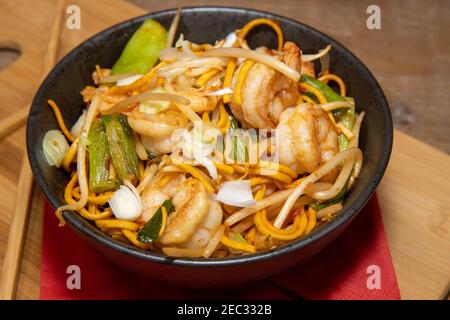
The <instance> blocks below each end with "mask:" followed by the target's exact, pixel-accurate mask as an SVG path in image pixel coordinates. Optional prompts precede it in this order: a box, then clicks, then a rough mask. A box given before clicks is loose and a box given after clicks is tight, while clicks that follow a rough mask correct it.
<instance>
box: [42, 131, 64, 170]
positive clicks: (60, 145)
mask: <svg viewBox="0 0 450 320" xmlns="http://www.w3.org/2000/svg"><path fill="white" fill-rule="evenodd" d="M42 149H43V150H44V156H45V159H46V160H47V163H48V164H49V165H51V166H55V167H57V168H59V167H60V166H61V163H62V161H63V159H64V156H65V155H66V153H67V151H69V144H68V143H67V140H66V137H65V136H64V134H63V133H62V132H61V131H60V130H50V131H48V132H47V133H46V134H45V136H44V140H42Z"/></svg>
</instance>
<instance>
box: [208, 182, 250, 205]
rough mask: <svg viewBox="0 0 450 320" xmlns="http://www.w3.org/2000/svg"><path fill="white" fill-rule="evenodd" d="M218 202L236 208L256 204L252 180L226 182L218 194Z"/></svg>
mask: <svg viewBox="0 0 450 320" xmlns="http://www.w3.org/2000/svg"><path fill="white" fill-rule="evenodd" d="M216 200H217V201H220V202H222V203H224V204H228V205H230V206H235V207H249V206H252V205H255V204H256V201H255V198H253V193H252V188H251V185H250V180H236V181H227V182H224V183H223V184H222V186H221V187H220V190H219V192H218V193H217V197H216Z"/></svg>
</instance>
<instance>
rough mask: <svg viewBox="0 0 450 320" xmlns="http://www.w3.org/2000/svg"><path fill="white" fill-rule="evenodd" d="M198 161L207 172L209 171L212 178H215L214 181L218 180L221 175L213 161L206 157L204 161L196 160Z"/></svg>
mask: <svg viewBox="0 0 450 320" xmlns="http://www.w3.org/2000/svg"><path fill="white" fill-rule="evenodd" d="M196 160H197V162H198V163H199V164H201V165H202V166H204V167H205V168H206V170H208V173H209V175H210V176H211V178H213V179H214V180H217V178H218V177H219V175H218V174H217V168H216V166H215V165H214V162H213V161H212V160H211V159H209V158H207V157H204V158H203V159H196Z"/></svg>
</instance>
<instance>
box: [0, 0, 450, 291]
mask: <svg viewBox="0 0 450 320" xmlns="http://www.w3.org/2000/svg"><path fill="white" fill-rule="evenodd" d="M70 4H77V5H79V6H80V8H81V29H80V30H69V29H67V28H65V25H63V26H62V28H63V31H62V32H61V37H60V45H59V56H60V57H61V56H63V55H64V54H65V53H67V52H68V51H69V50H71V49H72V48H73V47H75V46H76V45H77V44H78V43H80V42H81V41H83V40H85V39H86V38H87V37H89V36H91V35H92V34H94V33H96V32H98V31H100V30H103V29H105V28H106V27H108V26H110V25H112V24H115V23H117V22H120V21H123V20H125V19H128V18H131V17H134V16H137V15H141V14H143V13H145V12H144V11H143V10H142V9H140V8H137V7H135V6H133V5H130V4H128V3H125V2H123V1H120V0H113V1H110V0H108V1H107V0H98V1H95V2H93V1H87V0H83V1H80V0H79V1H70ZM53 13H54V5H53V2H52V1H51V0H39V1H33V2H30V1H26V0H19V1H17V0H4V1H2V2H1V3H0V22H1V24H2V26H3V28H0V48H2V47H13V48H20V51H21V52H22V54H21V56H20V58H19V59H18V60H16V61H15V62H14V63H13V64H11V65H10V66H8V67H7V68H5V69H3V70H1V71H0V93H1V97H2V104H0V117H4V116H6V115H7V114H9V113H10V112H13V111H14V110H15V109H16V108H18V107H19V106H22V105H24V104H25V103H27V102H28V101H30V100H31V99H32V97H33V94H34V93H35V91H36V89H37V86H38V85H39V83H38V81H39V80H38V79H39V74H40V71H41V68H42V58H43V56H44V50H45V48H46V44H47V42H48V36H49V34H48V30H49V28H50V25H51V22H52V19H53ZM64 22H65V20H64ZM69 85H70V84H69ZM24 132H25V130H23V129H22V130H20V131H18V132H16V133H15V134H13V135H11V136H10V137H8V138H7V139H5V140H3V141H1V142H0V154H1V157H0V185H1V186H3V187H2V188H0V200H1V201H0V213H1V214H0V259H3V254H4V251H5V246H6V241H7V238H8V232H9V223H10V220H11V212H12V211H13V207H14V203H15V201H20V199H15V191H16V183H17V177H18V174H19V172H18V170H19V167H20V159H21V157H22V151H23V150H24V146H25V144H24ZM449 177H450V157H449V156H448V155H446V154H444V153H442V152H440V151H438V150H436V149H434V148H432V147H430V146H428V145H426V144H424V143H422V142H420V141H418V140H416V139H414V138H411V137H410V136H407V135H405V134H403V133H401V132H399V131H396V132H395V137H394V150H393V153H392V157H391V161H390V164H389V167H388V170H387V172H386V175H385V177H384V179H383V181H382V183H381V185H380V187H379V189H378V195H379V200H380V205H381V208H382V213H383V220H384V223H385V226H386V232H387V237H388V241H389V245H390V248H391V252H392V257H393V260H394V265H395V270H396V273H397V277H398V282H399V285H400V290H401V294H402V297H403V298H404V299H438V298H444V296H445V295H446V291H447V289H448V284H449V279H450V202H449V200H448V199H449V197H448V195H447V194H448V192H449V191H450V181H449V179H448V178H449ZM42 204H43V199H42V195H41V193H40V192H39V191H37V190H36V191H35V193H34V198H33V206H32V213H31V220H30V224H29V227H28V232H27V240H26V244H25V253H24V261H23V265H22V271H21V277H20V281H19V288H18V298H19V299H37V298H38V297H39V272H40V250H41V236H42ZM1 262H2V261H0V268H1V265H2V264H1Z"/></svg>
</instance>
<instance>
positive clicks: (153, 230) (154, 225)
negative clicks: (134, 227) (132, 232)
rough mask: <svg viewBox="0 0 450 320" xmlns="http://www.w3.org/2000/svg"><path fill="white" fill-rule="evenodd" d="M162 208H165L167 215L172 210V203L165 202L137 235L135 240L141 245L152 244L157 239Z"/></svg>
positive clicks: (160, 224)
mask: <svg viewBox="0 0 450 320" xmlns="http://www.w3.org/2000/svg"><path fill="white" fill-rule="evenodd" d="M162 207H164V208H166V211H167V214H169V213H170V212H172V210H173V209H174V207H173V204H172V201H170V200H166V201H164V202H163V204H162V206H161V207H160V208H159V209H158V210H157V211H156V212H155V214H154V215H153V217H151V219H150V220H148V222H147V223H146V224H145V225H144V226H143V227H142V229H141V230H140V231H139V232H138V233H137V239H138V241H140V242H143V243H152V242H153V241H155V240H156V239H157V238H158V234H159V231H160V230H161V226H162V209H161V208H162Z"/></svg>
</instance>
